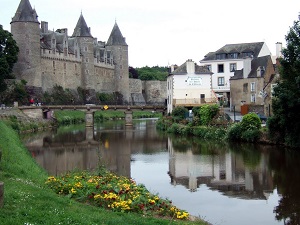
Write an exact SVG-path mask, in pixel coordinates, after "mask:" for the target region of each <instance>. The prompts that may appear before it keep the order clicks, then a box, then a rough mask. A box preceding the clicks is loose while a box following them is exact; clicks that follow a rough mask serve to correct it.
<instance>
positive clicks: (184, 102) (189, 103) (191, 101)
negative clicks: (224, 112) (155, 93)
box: [173, 98, 217, 107]
mask: <svg viewBox="0 0 300 225" xmlns="http://www.w3.org/2000/svg"><path fill="white" fill-rule="evenodd" d="M216 103H217V99H216V98H201V99H200V98H185V99H173V106H174V107H177V106H184V107H194V106H199V105H204V104H216Z"/></svg>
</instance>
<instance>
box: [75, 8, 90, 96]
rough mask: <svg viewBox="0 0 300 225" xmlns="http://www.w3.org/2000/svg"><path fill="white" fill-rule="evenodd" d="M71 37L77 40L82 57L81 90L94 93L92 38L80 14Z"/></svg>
mask: <svg viewBox="0 0 300 225" xmlns="http://www.w3.org/2000/svg"><path fill="white" fill-rule="evenodd" d="M72 37H76V38H77V40H78V43H79V47H80V53H81V55H82V66H81V69H82V72H81V74H82V88H84V89H85V90H89V91H91V90H93V92H94V91H95V90H94V84H95V82H94V76H95V72H94V38H93V36H92V35H91V32H90V28H89V27H88V26H87V24H86V22H85V20H84V18H83V15H82V14H81V15H80V17H79V20H78V22H77V25H76V27H75V29H74V33H73V35H72Z"/></svg>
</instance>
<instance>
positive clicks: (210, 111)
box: [199, 104, 219, 125]
mask: <svg viewBox="0 0 300 225" xmlns="http://www.w3.org/2000/svg"><path fill="white" fill-rule="evenodd" d="M218 113H219V106H218V105H216V104H215V105H203V106H201V107H200V110H199V114H200V122H201V124H202V125H208V124H209V123H210V122H211V121H212V120H213V118H214V117H215V116H216V115H217V114H218Z"/></svg>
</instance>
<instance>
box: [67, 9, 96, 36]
mask: <svg viewBox="0 0 300 225" xmlns="http://www.w3.org/2000/svg"><path fill="white" fill-rule="evenodd" d="M72 37H93V36H92V35H91V32H90V29H89V28H88V26H87V24H86V22H85V20H84V18H83V15H82V14H81V15H80V17H79V19H78V22H77V25H76V27H75V29H74V32H73V35H72Z"/></svg>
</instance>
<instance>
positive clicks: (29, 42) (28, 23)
mask: <svg viewBox="0 0 300 225" xmlns="http://www.w3.org/2000/svg"><path fill="white" fill-rule="evenodd" d="M10 24H11V33H12V34H13V38H14V39H15V41H16V42H17V45H18V47H19V55H18V62H17V63H16V64H15V65H14V69H13V73H14V75H15V76H16V78H17V79H20V80H21V79H24V80H26V81H27V85H28V86H32V87H34V88H36V87H37V88H41V87H42V83H41V81H42V77H41V62H40V59H41V58H40V55H41V53H40V27H39V25H40V23H39V21H38V16H37V13H36V11H35V10H34V9H32V7H31V5H30V2H29V0H21V2H20V4H19V7H18V9H17V11H16V13H15V16H14V17H13V18H12V21H11V23H10Z"/></svg>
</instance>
